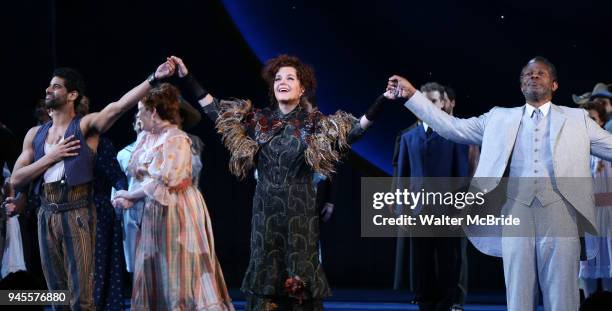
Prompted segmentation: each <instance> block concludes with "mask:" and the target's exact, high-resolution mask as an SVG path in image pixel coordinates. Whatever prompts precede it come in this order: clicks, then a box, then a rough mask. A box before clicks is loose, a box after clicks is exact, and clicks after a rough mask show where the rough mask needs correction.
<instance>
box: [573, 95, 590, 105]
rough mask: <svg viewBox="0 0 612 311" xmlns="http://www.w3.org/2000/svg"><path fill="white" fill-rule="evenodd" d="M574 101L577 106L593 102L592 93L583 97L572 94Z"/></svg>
mask: <svg viewBox="0 0 612 311" xmlns="http://www.w3.org/2000/svg"><path fill="white" fill-rule="evenodd" d="M572 100H573V101H574V104H576V105H584V104H586V103H587V102H588V101H589V100H591V92H586V93H584V94H582V95H576V94H572Z"/></svg>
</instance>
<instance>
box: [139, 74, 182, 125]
mask: <svg viewBox="0 0 612 311" xmlns="http://www.w3.org/2000/svg"><path fill="white" fill-rule="evenodd" d="M179 94H180V93H179V91H178V89H177V88H176V87H174V86H172V85H171V84H169V83H162V84H161V85H159V86H157V87H155V88H153V89H151V90H150V91H149V92H148V93H147V95H145V96H144V97H143V98H142V100H141V101H142V103H143V104H144V106H145V107H146V108H147V109H148V110H153V108H155V110H156V111H157V115H158V116H159V118H160V119H162V120H167V121H170V122H171V123H173V124H177V123H178V120H179Z"/></svg>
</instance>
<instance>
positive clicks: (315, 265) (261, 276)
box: [171, 55, 385, 310]
mask: <svg viewBox="0 0 612 311" xmlns="http://www.w3.org/2000/svg"><path fill="white" fill-rule="evenodd" d="M171 59H172V61H174V63H175V65H176V66H177V70H178V75H179V77H180V78H182V81H183V83H184V84H185V86H186V88H188V89H190V90H191V91H192V92H193V93H194V96H195V98H196V99H197V100H198V103H199V104H200V106H201V108H202V110H203V111H204V113H205V114H206V115H207V116H208V117H209V118H210V119H211V120H213V121H215V122H216V128H217V130H218V132H219V133H220V134H221V135H222V137H223V142H224V144H225V146H226V147H227V148H228V149H229V151H230V153H231V158H230V171H231V172H232V173H233V174H234V175H236V176H238V177H240V178H244V177H245V176H246V175H247V174H248V173H249V171H250V170H251V169H252V168H254V167H256V168H257V172H258V182H257V186H256V188H255V195H254V198H253V218H252V223H251V226H252V227H251V257H250V261H249V266H248V269H247V272H246V275H245V277H244V280H243V284H242V291H243V292H244V293H245V294H246V296H247V308H246V309H247V310H322V309H323V302H322V300H323V298H325V297H327V296H330V295H331V291H330V288H329V285H328V283H327V279H326V277H325V274H324V272H323V269H322V267H321V263H320V261H319V249H318V242H319V213H318V211H317V208H316V204H315V200H316V194H315V190H314V189H313V186H312V180H313V179H312V178H313V174H314V173H315V172H317V173H320V174H322V175H325V176H328V177H329V175H330V174H331V173H333V172H334V169H335V165H336V164H337V163H338V162H339V161H340V160H341V158H342V156H343V155H344V154H345V153H346V152H347V151H348V150H349V148H350V144H351V143H352V142H354V141H355V140H357V139H358V138H360V137H361V136H362V135H363V134H364V132H365V130H366V129H367V128H368V127H369V126H370V125H371V124H372V121H373V120H374V119H375V118H376V116H377V115H378V114H379V113H380V112H381V110H382V107H383V103H384V101H385V99H384V98H383V97H382V96H381V97H379V99H378V100H377V101H376V103H375V104H374V105H372V106H371V107H370V109H369V110H368V112H367V113H366V114H365V115H364V116H362V117H361V118H360V119H357V118H355V117H353V116H352V115H351V114H349V113H346V112H343V111H338V112H336V113H335V114H333V115H330V116H325V115H323V114H322V113H321V112H320V111H319V110H317V109H314V110H312V111H309V109H308V108H307V105H308V100H309V99H312V98H309V97H311V96H313V95H314V94H315V90H316V79H315V76H314V71H313V70H312V68H311V67H310V66H308V65H306V64H304V63H302V62H301V61H300V60H299V59H298V58H297V57H293V56H288V55H280V56H278V57H276V58H273V59H271V60H269V61H268V62H267V64H266V65H265V67H264V69H263V72H262V75H263V78H264V79H265V80H266V82H267V83H268V86H269V94H270V99H271V107H270V108H265V109H254V108H253V107H252V105H251V103H250V102H249V101H244V100H229V101H226V100H218V99H216V98H214V97H212V96H211V95H210V94H208V92H207V91H206V90H204V89H203V88H202V87H201V86H200V85H199V83H198V82H197V81H196V79H195V78H194V77H193V75H192V74H190V73H189V72H188V70H187V67H186V66H185V64H184V63H183V61H182V60H181V59H179V58H177V57H174V56H173V57H171Z"/></svg>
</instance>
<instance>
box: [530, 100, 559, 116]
mask: <svg viewBox="0 0 612 311" xmlns="http://www.w3.org/2000/svg"><path fill="white" fill-rule="evenodd" d="M550 105H552V103H551V102H547V103H546V104H544V105H542V106H540V111H542V115H544V117H546V116H547V115H548V112H549V111H550ZM535 109H536V108H535V107H534V106H532V105H530V104H525V113H526V114H527V116H529V117H531V115H532V114H533V111H534V110H535Z"/></svg>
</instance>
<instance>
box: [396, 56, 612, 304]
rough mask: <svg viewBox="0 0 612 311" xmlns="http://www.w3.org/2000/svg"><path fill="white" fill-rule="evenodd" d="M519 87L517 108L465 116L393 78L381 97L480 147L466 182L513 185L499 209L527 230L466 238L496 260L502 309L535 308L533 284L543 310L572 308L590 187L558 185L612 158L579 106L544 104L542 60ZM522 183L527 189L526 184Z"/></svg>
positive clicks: (608, 139) (551, 86)
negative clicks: (500, 267)
mask: <svg viewBox="0 0 612 311" xmlns="http://www.w3.org/2000/svg"><path fill="white" fill-rule="evenodd" d="M520 85H521V91H522V93H523V95H524V97H525V100H526V102H527V103H526V104H525V105H522V106H520V107H515V108H500V107H495V108H493V109H491V110H490V111H489V112H488V113H485V114H483V115H481V116H480V117H473V118H469V119H459V118H455V117H452V116H450V115H448V114H446V113H443V112H442V111H440V110H439V109H436V107H435V106H434V105H433V104H432V103H431V102H430V101H429V100H428V99H427V98H426V97H425V96H423V94H421V93H420V92H418V91H417V90H416V89H415V88H414V87H413V86H412V85H411V84H410V82H408V80H406V79H405V78H403V77H400V76H393V77H391V78H390V79H389V83H388V86H387V92H386V93H385V96H387V97H388V98H395V97H401V98H404V99H407V101H406V103H405V106H406V108H408V109H409V110H411V111H412V112H413V113H414V114H415V115H416V116H417V117H418V118H419V119H421V120H423V121H424V122H427V123H428V124H429V125H430V126H431V127H432V128H434V129H435V131H436V132H438V133H439V134H440V135H442V136H443V137H445V138H447V139H450V140H453V141H455V142H458V143H462V144H477V145H482V152H481V156H480V162H479V164H478V167H477V169H476V173H475V175H474V177H489V178H484V179H480V181H481V182H480V184H479V188H480V189H483V190H484V191H485V192H486V191H491V190H492V189H494V188H495V187H497V185H498V184H499V182H500V180H501V177H503V176H504V173H505V172H507V173H508V174H509V177H511V178H512V177H517V178H515V179H514V180H520V182H519V183H518V184H517V185H514V187H513V186H512V183H510V184H509V187H508V192H507V198H508V200H507V202H506V204H505V205H504V211H506V212H510V213H513V212H516V213H521V216H525V217H523V219H521V221H524V220H525V221H527V222H528V223H529V224H530V226H528V228H531V230H532V232H529V233H530V234H521V236H516V235H512V234H508V233H507V232H506V231H504V233H503V234H502V236H503V237H501V238H500V237H498V238H484V239H483V238H480V239H471V240H472V243H474V246H475V247H476V248H478V249H479V250H480V251H481V252H483V253H485V254H488V255H492V256H499V257H502V258H503V264H504V276H505V280H506V294H507V300H508V310H517V311H525V310H535V309H536V306H537V297H538V285H540V288H541V290H542V296H543V299H544V309H545V310H555V311H557V310H578V306H579V302H580V301H579V300H580V299H579V291H578V278H577V275H578V268H579V258H580V254H581V243H580V240H579V236H580V235H581V233H582V232H583V231H586V232H591V233H596V232H597V222H596V219H595V215H596V213H595V207H594V203H593V199H592V193H593V185H592V183H589V182H582V183H573V184H572V183H571V182H569V183H566V182H561V181H562V180H565V181H567V180H568V179H567V177H571V178H574V179H573V180H572V181H575V180H577V179H576V178H575V177H583V178H584V181H586V180H588V178H590V176H591V173H590V170H589V156H590V154H593V155H595V156H598V157H600V158H603V159H606V160H612V135H611V134H610V133H608V132H606V131H605V130H603V129H601V128H600V127H599V126H598V125H597V124H595V122H593V121H592V120H591V119H590V118H589V116H588V115H587V114H586V112H585V111H584V110H583V109H577V108H568V107H563V106H557V105H554V104H552V103H551V100H552V95H553V92H554V91H556V90H557V88H558V82H557V73H556V69H555V67H554V66H553V64H551V63H550V62H549V61H548V60H546V59H545V58H542V57H536V58H534V59H532V60H530V61H529V62H528V63H527V64H526V65H525V67H523V69H522V71H521V76H520ZM525 177H529V178H525ZM483 180H484V181H483ZM527 180H530V182H531V185H529V186H526V181H527ZM538 182H539V184H538ZM473 183H474V182H473ZM524 228H525V227H523V229H524ZM550 232H556V234H550ZM585 251H587V252H588V251H589V250H585Z"/></svg>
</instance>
